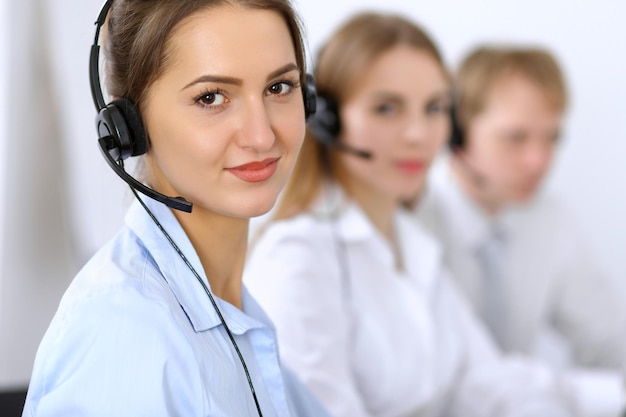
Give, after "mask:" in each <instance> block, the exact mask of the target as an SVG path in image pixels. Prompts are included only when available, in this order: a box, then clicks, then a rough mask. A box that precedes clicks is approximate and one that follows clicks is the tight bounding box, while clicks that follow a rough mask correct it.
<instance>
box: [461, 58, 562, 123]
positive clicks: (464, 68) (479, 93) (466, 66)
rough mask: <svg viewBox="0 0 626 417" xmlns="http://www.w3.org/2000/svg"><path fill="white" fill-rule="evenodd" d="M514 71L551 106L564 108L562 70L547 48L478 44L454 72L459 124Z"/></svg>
mask: <svg viewBox="0 0 626 417" xmlns="http://www.w3.org/2000/svg"><path fill="white" fill-rule="evenodd" d="M516 75H519V76H522V77H523V78H525V79H527V80H528V81H530V82H532V83H534V84H536V85H537V86H538V87H539V88H540V89H541V90H542V91H544V92H545V95H546V98H547V99H548V101H549V103H550V105H551V106H552V107H553V108H554V109H555V110H558V111H563V110H565V108H566V107H567V100H568V98H567V88H566V86H565V81H564V77H563V73H562V72H561V69H560V67H559V64H558V62H557V61H556V59H555V58H554V56H553V55H552V54H550V53H549V52H548V51H547V50H545V49H541V48H521V47H492V46H481V47H479V48H477V49H474V50H473V51H472V52H471V53H470V54H468V55H467V57H466V58H465V59H464V60H463V62H462V63H461V65H460V67H459V70H458V71H457V74H456V80H455V81H456V82H455V86H456V89H457V94H458V96H457V97H458V101H457V113H458V118H459V119H458V120H459V123H460V125H461V127H462V128H465V127H466V126H467V125H468V123H470V122H471V121H472V120H473V119H474V118H475V117H476V116H477V115H479V114H480V113H481V112H482V111H483V110H484V109H485V106H486V103H487V99H488V97H489V94H490V93H491V90H492V89H493V88H494V86H495V85H496V84H497V83H498V82H501V81H502V80H503V79H505V78H506V77H510V76H516Z"/></svg>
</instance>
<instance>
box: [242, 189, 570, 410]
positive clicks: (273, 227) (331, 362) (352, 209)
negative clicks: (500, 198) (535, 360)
mask: <svg viewBox="0 0 626 417" xmlns="http://www.w3.org/2000/svg"><path fill="white" fill-rule="evenodd" d="M329 196H331V197H329ZM326 197H328V198H320V199H319V201H318V202H317V204H316V205H315V209H314V210H312V211H311V212H308V213H305V214H301V215H299V216H297V217H295V218H292V219H288V220H284V221H279V222H273V223H270V224H269V225H267V227H266V228H265V230H263V233H262V234H261V236H260V238H259V239H257V240H256V241H253V245H252V247H251V252H250V257H249V262H248V263H247V266H246V271H245V273H244V280H245V282H246V285H247V286H248V288H249V290H250V291H251V293H252V294H253V295H254V296H255V298H256V299H257V300H258V301H259V303H260V304H261V305H262V306H263V307H264V309H265V310H266V312H267V313H268V315H269V316H270V317H271V319H272V320H273V322H274V323H275V325H276V328H277V334H278V340H279V346H280V356H281V359H282V361H283V362H284V363H285V364H286V365H287V366H288V367H289V368H291V369H292V370H293V371H295V373H296V375H297V376H298V377H299V378H300V379H301V380H302V381H303V382H304V383H305V385H307V386H308V387H309V388H310V389H311V390H312V392H313V393H314V394H315V395H317V396H318V398H320V399H321V400H322V402H323V403H324V405H325V406H326V407H327V408H328V409H329V411H330V412H331V414H333V415H334V416H336V417H348V416H349V417H374V416H375V417H400V416H441V415H446V416H463V417H472V416H477V417H478V416H481V417H482V416H484V417H487V416H494V417H495V416H498V417H506V416H511V417H512V416H541V417H550V416H572V415H577V414H576V413H575V411H574V409H575V408H577V403H576V400H575V399H574V398H573V396H572V395H573V394H574V391H573V390H572V389H571V387H570V386H569V385H568V384H567V383H565V382H564V381H562V380H561V379H560V378H558V377H557V376H555V375H554V374H552V373H550V372H548V371H546V369H544V368H541V367H538V366H535V365H534V364H531V363H527V362H526V361H525V360H523V359H521V358H517V359H513V358H510V359H507V360H503V359H502V358H501V357H500V355H499V354H498V353H497V351H496V349H495V347H494V345H493V343H492V342H491V340H490V339H489V337H488V336H487V335H486V332H485V331H484V329H483V328H482V327H481V325H480V324H479V322H478V321H477V320H476V318H475V317H474V316H473V315H472V313H471V312H470V310H469V308H468V307H467V305H466V303H465V301H464V300H463V299H462V298H461V297H460V296H459V294H458V292H457V291H456V289H455V287H454V285H453V284H452V282H451V280H450V279H449V278H448V275H447V273H446V271H445V269H444V268H443V267H442V265H443V264H442V260H441V255H440V250H439V247H438V245H437V244H436V243H435V241H434V240H432V238H431V237H430V236H429V235H427V234H426V233H425V232H424V231H422V230H421V229H420V227H419V226H418V224H417V222H416V221H415V220H414V218H412V217H411V215H410V214H409V213H406V212H404V211H400V210H398V211H397V213H396V214H395V218H394V221H395V233H396V237H397V242H398V245H399V250H400V252H401V257H402V262H403V266H404V267H403V269H402V270H398V268H396V266H395V257H394V254H393V251H392V247H391V245H390V244H389V243H388V241H387V240H386V239H385V238H384V237H383V236H382V235H381V234H379V232H378V231H377V230H376V229H375V227H374V226H373V225H372V224H371V223H370V221H369V220H368V218H367V217H366V216H365V214H364V213H363V212H362V210H361V209H360V208H359V207H358V206H357V205H356V204H354V203H351V202H348V201H347V200H346V199H345V198H344V197H343V195H341V193H340V192H339V191H338V190H336V189H332V191H329V192H328V195H327V196H326Z"/></svg>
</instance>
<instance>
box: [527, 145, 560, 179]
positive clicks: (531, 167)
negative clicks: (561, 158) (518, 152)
mask: <svg viewBox="0 0 626 417" xmlns="http://www.w3.org/2000/svg"><path fill="white" fill-rule="evenodd" d="M552 155H553V148H552V147H551V146H548V145H545V144H543V143H541V142H538V143H533V145H532V146H529V147H528V149H526V152H525V153H524V163H525V165H526V168H527V169H528V172H529V173H532V174H533V175H534V176H538V177H541V176H543V174H544V173H545V171H546V170H547V169H548V167H549V165H550V162H551V161H552Z"/></svg>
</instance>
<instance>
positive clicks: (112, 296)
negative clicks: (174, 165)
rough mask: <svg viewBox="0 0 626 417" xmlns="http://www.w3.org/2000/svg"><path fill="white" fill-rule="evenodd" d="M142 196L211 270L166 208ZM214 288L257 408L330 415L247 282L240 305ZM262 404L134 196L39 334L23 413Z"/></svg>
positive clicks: (246, 408) (235, 414) (182, 410)
mask: <svg viewBox="0 0 626 417" xmlns="http://www.w3.org/2000/svg"><path fill="white" fill-rule="evenodd" d="M145 200H146V204H147V205H148V206H149V207H150V209H151V210H152V211H153V213H154V214H155V215H156V217H157V219H159V221H160V222H161V223H162V224H163V226H164V228H165V230H167V231H168V233H169V234H170V235H171V236H172V238H173V239H174V241H175V242H176V243H177V245H178V246H179V247H180V249H181V250H182V252H183V253H184V254H185V255H186V256H187V258H188V259H189V261H190V263H191V264H192V265H193V267H194V268H195V269H196V270H197V271H198V273H199V274H200V276H201V277H202V278H203V279H204V280H206V276H205V275H204V272H203V268H202V265H201V263H200V260H199V258H198V256H197V254H196V252H195V250H194V248H193V246H192V245H191V242H190V241H189V239H188V238H187V235H186V234H185V232H184V231H183V229H182V228H181V226H180V224H179V223H178V222H177V220H176V218H175V217H174V215H173V213H172V212H171V211H170V210H169V209H168V208H167V207H165V206H164V205H162V204H160V203H157V202H155V201H152V200H150V199H145ZM205 282H208V281H205ZM215 300H216V302H217V304H218V305H219V308H220V309H221V311H222V314H223V316H224V318H225V320H226V322H227V324H228V326H229V327H230V329H231V331H232V333H233V336H234V338H235V340H236V342H237V344H238V346H239V348H240V350H241V353H242V355H243V357H244V359H245V361H246V365H247V366H248V369H249V372H250V376H251V379H252V382H253V384H254V388H255V390H256V393H257V396H258V398H259V402H260V405H261V410H262V412H263V416H264V417H271V416H276V417H278V416H281V417H282V416H285V417H287V416H316V417H317V416H327V414H326V413H325V412H324V411H323V410H322V409H321V408H320V406H319V405H318V403H317V402H316V401H315V400H314V399H313V398H312V397H311V396H310V395H309V394H308V392H307V391H305V390H304V389H303V388H301V385H300V384H299V383H298V381H297V380H296V379H295V378H294V377H293V376H292V375H291V374H290V373H289V372H288V371H286V370H285V369H284V368H282V367H281V364H280V361H279V357H278V348H277V343H276V335H275V329H274V327H273V325H272V324H271V322H270V320H269V319H268V318H267V316H266V315H265V313H264V312H263V310H262V309H261V308H260V307H259V305H258V304H257V303H256V301H255V300H254V299H253V298H252V297H251V296H250V294H249V293H248V292H247V290H246V289H245V288H244V291H243V311H241V310H239V309H237V308H235V307H234V306H232V305H231V304H229V303H227V302H226V301H223V300H220V299H218V298H217V297H215ZM257 415H258V413H257V411H256V406H255V404H254V401H253V399H252V394H251V392H250V388H249V386H248V382H247V379H246V376H245V373H244V371H243V368H242V365H241V363H240V361H239V359H238V357H237V354H236V352H235V350H234V348H233V346H232V344H231V342H230V340H229V338H228V336H227V334H226V332H225V329H224V326H223V325H222V324H221V322H220V319H219V317H218V315H217V313H216V312H215V310H214V308H213V306H212V304H211V302H210V300H209V298H208V297H207V295H206V293H205V292H204V290H203V289H202V286H201V285H200V283H199V282H198V281H197V280H196V278H195V277H194V276H193V274H192V273H191V271H190V270H189V268H188V267H187V266H186V265H185V263H184V262H183V260H182V259H181V258H180V257H179V256H178V254H177V253H176V252H175V251H174V249H173V248H172V247H171V245H170V243H169V242H168V241H167V240H166V238H165V236H164V235H163V233H162V232H161V231H160V230H159V229H158V228H157V227H156V226H155V224H154V223H153V222H152V220H151V219H150V217H149V216H148V215H147V213H146V212H145V211H144V209H143V208H142V207H141V206H140V205H139V203H138V202H134V204H133V206H132V207H131V209H130V210H129V212H128V214H127V216H126V226H125V227H124V228H122V230H121V231H120V232H119V233H118V234H117V236H116V237H115V238H114V239H113V240H112V241H111V242H109V243H108V244H107V245H106V246H105V247H103V248H102V249H101V250H100V251H99V252H98V253H97V254H96V255H95V256H94V257H93V258H92V259H91V260H90V261H89V262H88V263H87V264H86V265H85V267H84V268H83V269H82V271H81V272H80V273H79V274H78V275H77V276H76V278H75V279H74V281H73V282H72V284H71V285H70V287H69V288H68V290H67V292H66V293H65V295H64V296H63V298H62V300H61V303H60V305H59V309H58V311H57V313H56V315H55V317H54V318H53V320H52V323H51V324H50V327H49V328H48V331H47V332H46V334H45V336H44V338H43V340H42V342H41V344H40V346H39V350H38V352H37V357H36V359H35V364H34V369H33V374H32V379H31V382H30V387H29V390H28V396H27V399H26V404H25V407H24V413H23V416H24V417H30V416H33V417H34V416H37V417H45V416H62V417H71V416H103V417H105V416H106V417H114V416H115V417H118V416H132V417H140V416H149V417H157V416H184V417H191V416H224V417H226V416H228V417H240V416H257Z"/></svg>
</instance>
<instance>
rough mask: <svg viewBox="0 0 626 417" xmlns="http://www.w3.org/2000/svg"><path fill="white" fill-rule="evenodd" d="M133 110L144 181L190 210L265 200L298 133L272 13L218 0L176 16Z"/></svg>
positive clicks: (259, 204) (234, 208)
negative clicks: (157, 72) (160, 64)
mask: <svg viewBox="0 0 626 417" xmlns="http://www.w3.org/2000/svg"><path fill="white" fill-rule="evenodd" d="M168 52H169V53H168V54H167V62H168V64H167V66H166V70H165V72H164V73H163V74H162V76H160V78H159V79H158V80H157V81H156V82H155V83H154V84H153V85H152V86H151V87H150V88H149V90H148V92H147V95H146V100H145V102H144V103H143V105H142V107H141V110H142V115H143V119H144V124H145V126H146V130H147V132H148V136H149V138H150V143H151V148H150V151H149V152H148V153H147V155H146V168H147V172H146V174H147V180H148V183H149V184H150V185H151V186H152V187H153V188H154V189H156V190H157V191H160V192H162V193H164V194H168V195H173V196H182V197H184V198H185V199H187V200H189V201H191V202H192V203H193V204H194V213H195V212H198V211H201V210H206V211H209V212H214V213H217V214H219V215H224V216H229V217H236V218H249V217H253V216H258V215H260V214H263V213H265V212H267V211H268V210H269V209H270V208H271V207H272V206H273V204H274V202H275V200H276V198H277V196H278V194H279V192H280V191H281V189H282V188H283V186H284V184H285V182H286V180H287V177H288V175H289V173H290V171H291V169H292V167H293V164H294V161H295V157H296V155H297V153H298V151H299V149H300V146H301V144H302V140H303V138H304V130H305V121H304V104H303V98H302V90H301V88H300V81H299V79H300V78H299V77H300V71H301V69H300V68H298V67H297V65H296V56H295V51H294V47H293V43H292V40H291V37H290V34H289V30H288V28H287V25H286V23H285V22H284V21H283V19H282V18H281V17H280V16H279V15H278V14H277V13H275V12H272V11H265V10H254V9H246V8H242V7H238V6H221V7H217V8H212V9H206V10H202V11H200V12H197V13H196V14H194V15H192V16H190V17H189V18H187V19H185V20H183V21H182V22H181V23H180V24H179V25H178V26H177V28H176V29H175V30H174V31H173V32H172V34H171V37H170V40H169V43H168Z"/></svg>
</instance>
